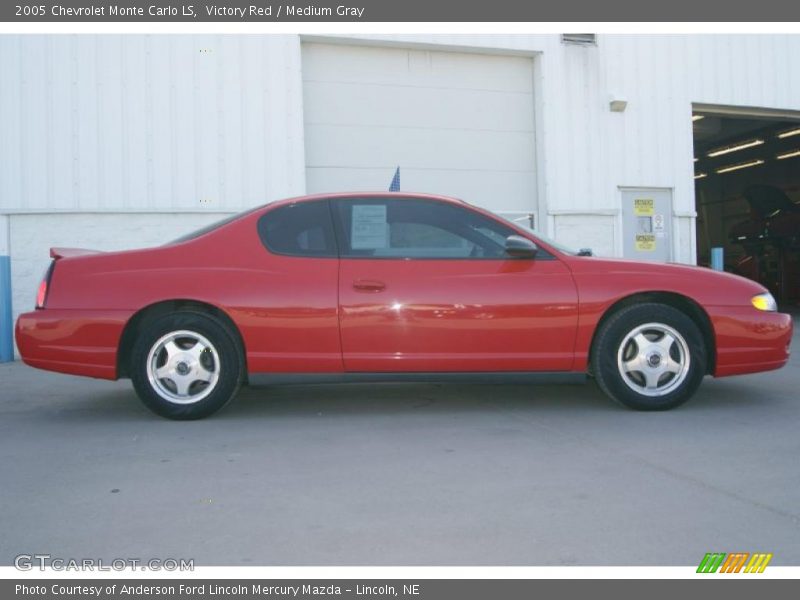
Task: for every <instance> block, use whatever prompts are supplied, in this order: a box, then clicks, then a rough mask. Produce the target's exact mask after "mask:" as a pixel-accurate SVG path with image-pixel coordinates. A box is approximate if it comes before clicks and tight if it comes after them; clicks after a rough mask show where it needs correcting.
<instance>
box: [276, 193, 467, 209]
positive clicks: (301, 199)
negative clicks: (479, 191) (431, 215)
mask: <svg viewBox="0 0 800 600" xmlns="http://www.w3.org/2000/svg"><path fill="white" fill-rule="evenodd" d="M338 198H353V199H360V198H363V199H368V198H397V199H404V198H405V199H413V200H438V201H440V202H449V203H454V204H462V205H463V204H467V202H465V201H464V200H461V199H460V198H454V197H452V196H442V195H439V194H428V193H423V192H388V191H385V190H384V191H380V192H378V191H375V192H330V193H324V194H308V195H305V196H294V197H292V198H285V199H282V200H275V201H274V202H270V203H268V204H265V205H263V207H264V208H267V207H270V208H271V207H274V206H278V205H281V204H295V203H297V202H310V201H313V200H333V199H338Z"/></svg>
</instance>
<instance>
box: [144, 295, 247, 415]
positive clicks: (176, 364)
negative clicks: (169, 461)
mask: <svg viewBox="0 0 800 600" xmlns="http://www.w3.org/2000/svg"><path fill="white" fill-rule="evenodd" d="M241 356H242V355H241V352H240V350H239V348H238V346H237V343H236V341H235V339H234V337H233V335H232V333H231V332H229V331H228V329H227V328H226V327H225V326H224V325H223V324H222V323H220V322H219V321H218V320H217V319H214V318H213V317H211V316H209V315H205V314H202V313H196V312H188V311H185V312H176V313H172V314H169V315H166V316H163V317H161V318H159V319H156V320H155V321H154V322H153V323H151V324H149V325H148V326H146V327H145V328H144V330H143V331H142V333H141V334H140V335H139V336H138V338H137V339H136V342H135V344H134V347H133V352H132V357H131V361H132V363H131V368H130V373H131V380H132V381H133V386H134V388H135V389H136V393H137V394H138V395H139V398H140V399H141V400H142V402H143V403H144V404H145V405H146V406H147V407H148V408H149V409H150V410H152V411H153V412H155V413H156V414H159V415H161V416H162V417H167V418H169V419H180V420H187V419H201V418H203V417H207V416H208V415H210V414H212V413H214V412H216V411H218V410H219V409H220V408H222V407H223V406H225V404H227V403H228V402H229V401H230V400H231V399H233V397H234V396H235V395H236V392H237V391H238V390H239V387H240V385H241V383H242V380H243V371H244V364H243V360H242V357H241Z"/></svg>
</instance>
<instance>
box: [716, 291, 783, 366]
mask: <svg viewBox="0 0 800 600" xmlns="http://www.w3.org/2000/svg"><path fill="white" fill-rule="evenodd" d="M711 321H712V324H713V326H714V333H715V335H716V342H717V360H716V368H715V370H714V376H715V377H726V376H728V375H743V374H745V373H758V372H761V371H772V370H774V369H780V368H781V367H782V366H784V365H785V364H786V362H787V361H788V360H789V345H790V344H791V341H792V329H793V323H792V317H791V315H787V314H783V313H770V312H761V311H757V310H755V309H753V308H750V307H734V308H731V307H724V308H722V307H720V308H719V309H718V310H714V311H713V312H712V314H711Z"/></svg>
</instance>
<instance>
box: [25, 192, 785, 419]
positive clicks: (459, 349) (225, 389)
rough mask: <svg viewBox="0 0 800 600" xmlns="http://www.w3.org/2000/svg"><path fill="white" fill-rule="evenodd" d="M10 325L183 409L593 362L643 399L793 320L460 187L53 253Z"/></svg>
mask: <svg viewBox="0 0 800 600" xmlns="http://www.w3.org/2000/svg"><path fill="white" fill-rule="evenodd" d="M51 256H52V257H53V261H52V263H51V265H50V268H49V270H48V272H47V274H46V276H45V278H44V280H43V281H42V283H41V286H40V288H39V293H38V297H37V301H36V310H35V311H33V312H29V313H27V314H23V315H22V316H21V317H20V318H19V321H18V322H17V327H16V339H17V344H18V346H19V350H20V353H21V355H22V358H23V360H24V361H25V363H27V364H28V365H31V366H33V367H37V368H40V369H48V370H52V371H60V372H63V373H71V374H75V375H87V376H90V377H97V378H102V379H118V378H121V377H129V378H130V379H131V380H132V381H133V385H134V387H135V388H136V391H137V393H138V394H139V396H140V398H141V399H142V401H143V402H144V403H145V404H146V405H147V406H148V407H150V408H151V409H152V410H153V411H155V412H156V413H158V414H160V415H163V416H165V417H169V418H173V419H194V418H200V417H205V416H207V415H210V414H211V413H213V412H214V411H216V410H218V409H220V408H221V407H222V406H223V405H225V404H226V403H227V402H228V401H229V400H231V399H232V398H233V397H234V396H235V395H236V392H237V390H238V389H239V387H240V386H241V385H242V384H246V383H248V382H250V381H254V380H255V379H256V378H257V377H260V378H261V379H266V380H269V381H272V382H287V381H293V380H300V381H316V382H319V381H387V380H391V381H408V380H412V381H429V380H438V381H442V380H474V379H478V380H481V381H486V380H488V379H492V380H496V381H515V382H519V381H526V380H529V379H530V380H537V379H538V380H541V379H545V380H553V379H567V378H570V379H571V378H585V377H586V375H587V374H589V375H591V376H593V377H594V378H595V379H596V380H597V382H598V383H599V385H600V387H601V388H602V389H603V390H604V391H605V392H606V393H607V394H608V395H609V396H611V397H612V398H614V399H615V400H618V401H619V402H621V403H623V404H625V405H627V406H629V407H632V408H635V409H641V410H662V409H667V408H672V407H674V406H677V405H679V404H681V403H682V402H684V401H686V400H687V399H688V398H689V397H690V396H691V395H692V394H693V393H694V391H695V390H696V389H697V387H698V385H699V384H700V382H701V380H702V379H703V377H704V376H705V375H707V374H711V375H714V376H716V377H721V376H726V375H736V374H740V373H754V372H757V371H768V370H770V369H778V368H780V367H782V366H783V365H784V364H786V361H787V360H788V357H789V341H790V339H791V335H792V321H791V318H790V317H789V315H785V314H781V313H778V312H776V305H775V301H774V300H773V298H772V296H771V295H770V294H769V293H768V292H767V290H766V289H765V288H764V287H762V286H761V285H759V284H757V283H754V282H752V281H749V280H747V279H743V278H741V277H738V276H735V275H730V274H726V273H718V272H714V271H710V270H707V269H701V268H697V267H690V266H680V265H664V264H653V263H641V262H634V261H626V260H611V259H603V258H596V257H592V256H582V255H577V254H575V253H572V252H570V251H568V250H566V249H564V248H561V247H560V246H558V245H556V244H554V243H552V242H549V241H547V240H545V239H544V238H541V237H539V236H538V235H536V234H534V233H533V232H531V231H529V230H527V229H524V228H522V227H520V226H518V225H516V224H514V223H510V222H506V221H505V220H503V219H502V218H500V217H498V216H496V215H494V214H492V213H490V212H487V211H485V210H482V209H479V208H476V207H474V206H470V205H468V204H466V203H464V202H462V201H460V200H454V199H451V198H444V197H439V196H430V195H422V194H406V193H402V194H401V193H398V192H389V193H366V194H365V193H358V194H328V195H317V196H308V197H304V198H295V199H290V200H285V201H281V202H275V203H272V204H269V205H267V206H263V207H260V208H257V209H255V210H251V211H248V212H245V213H242V214H239V215H237V216H235V217H233V218H230V219H226V220H224V221H222V222H220V223H216V224H215V225H213V226H210V227H207V228H205V229H202V230H200V231H197V232H195V233H193V234H191V235H189V236H186V237H183V238H181V239H178V240H176V241H174V242H171V243H169V244H166V245H164V246H161V247H158V248H150V249H145V250H132V251H126V252H109V253H102V252H96V251H90V250H78V249H53V250H51Z"/></svg>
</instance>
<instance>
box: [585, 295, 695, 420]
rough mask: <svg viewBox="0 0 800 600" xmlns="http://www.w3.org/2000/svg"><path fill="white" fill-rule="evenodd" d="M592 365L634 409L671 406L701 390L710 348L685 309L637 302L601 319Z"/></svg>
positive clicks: (605, 385)
mask: <svg viewBox="0 0 800 600" xmlns="http://www.w3.org/2000/svg"><path fill="white" fill-rule="evenodd" d="M651 326H652V327H651ZM635 333H638V334H641V336H642V337H639V336H638V335H633V334H635ZM675 334H677V335H675ZM659 336H660V337H659ZM637 340H638V341H637ZM670 340H672V341H670ZM591 365H592V373H593V374H594V377H595V379H596V380H597V383H598V385H599V386H600V388H601V389H602V390H603V391H604V392H605V393H606V394H607V395H608V396H610V397H611V398H612V399H614V400H616V401H617V402H619V403H621V404H624V405H625V406H627V407H629V408H633V409H636V410H645V411H652V410H668V409H670V408H674V407H676V406H679V405H681V404H683V403H684V402H686V401H687V400H688V399H689V398H691V397H692V395H693V394H694V393H695V391H696V390H697V388H698V386H699V385H700V383H701V381H702V380H703V377H704V376H705V374H706V348H705V343H704V341H703V335H702V333H701V332H700V329H699V328H698V327H697V325H696V324H695V322H694V321H692V319H691V318H689V317H688V316H687V315H686V314H685V313H683V312H681V311H680V310H678V309H676V308H673V307H671V306H667V305H665V304H657V303H644V304H634V305H631V306H627V307H625V308H622V309H621V310H619V311H618V312H616V313H614V314H613V315H611V316H610V317H609V318H608V319H607V320H606V321H605V323H603V325H602V326H601V328H600V330H599V331H598V333H597V336H596V337H595V341H594V345H593V347H592V361H591Z"/></svg>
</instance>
